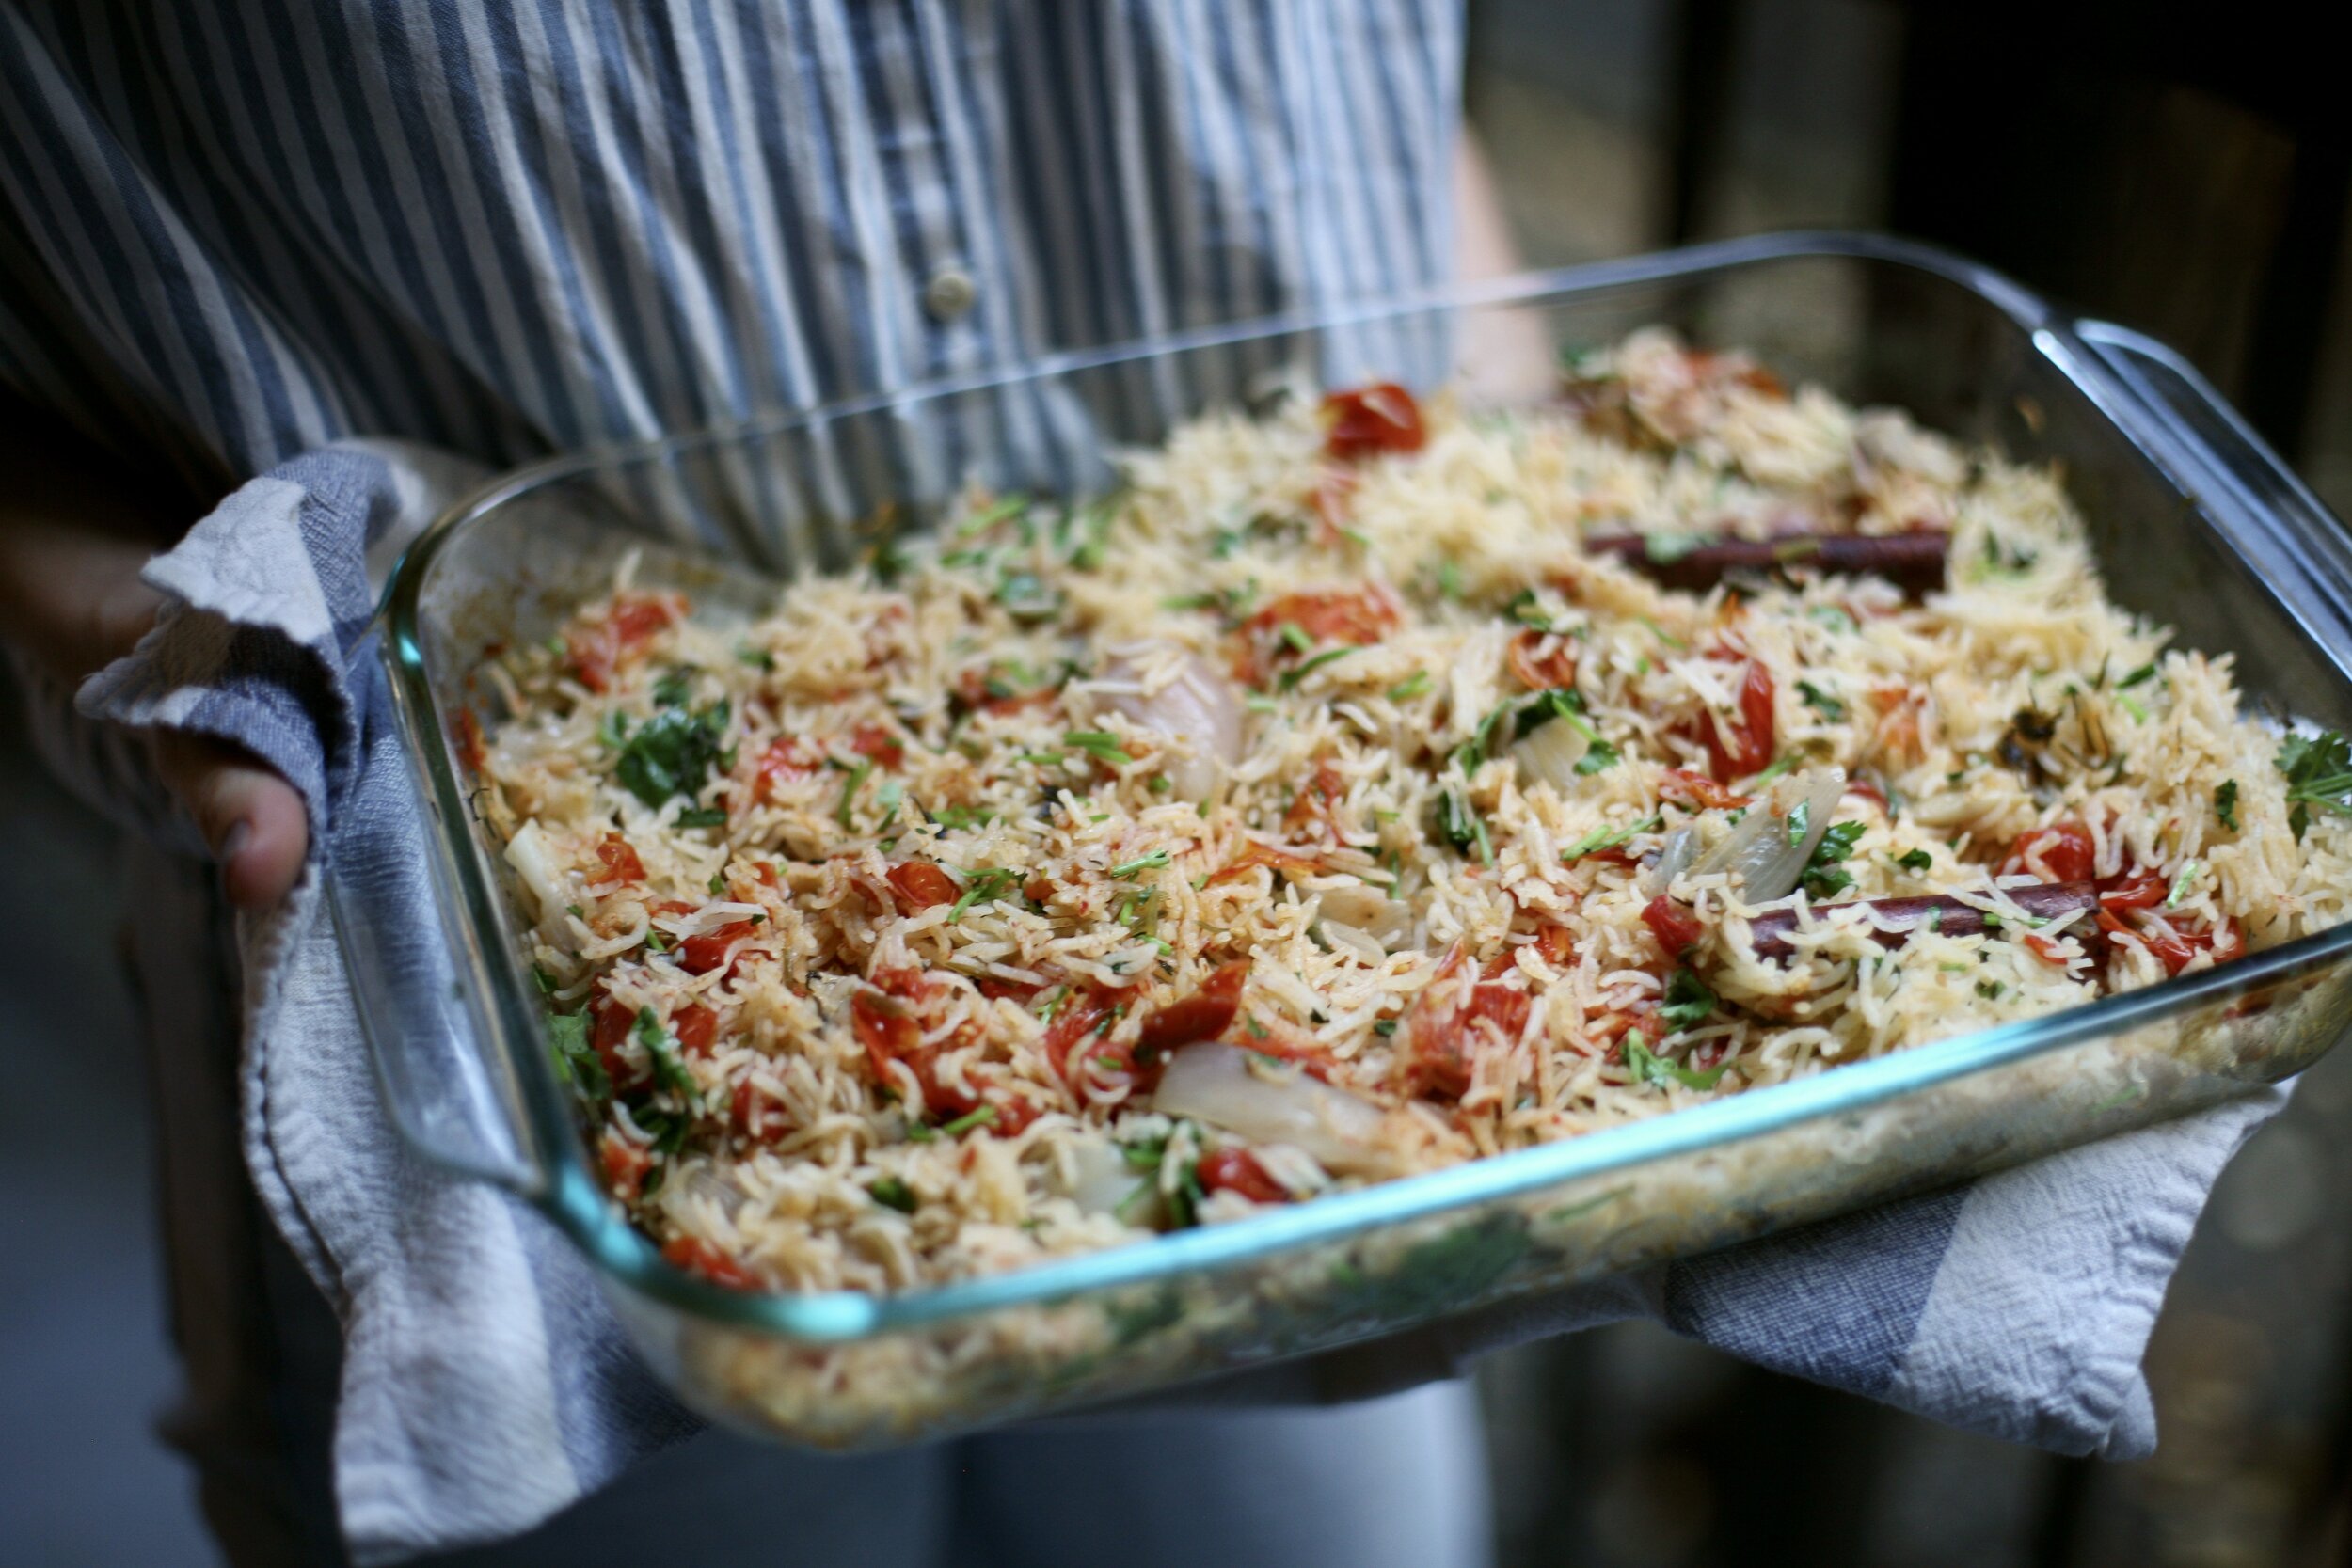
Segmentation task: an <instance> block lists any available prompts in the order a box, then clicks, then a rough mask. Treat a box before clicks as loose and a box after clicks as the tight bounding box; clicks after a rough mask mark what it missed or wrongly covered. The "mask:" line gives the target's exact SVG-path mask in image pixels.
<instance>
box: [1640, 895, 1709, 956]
mask: <svg viewBox="0 0 2352 1568" xmlns="http://www.w3.org/2000/svg"><path fill="white" fill-rule="evenodd" d="M1642 924H1644V925H1645V926H1647V927H1649V928H1650V934H1651V935H1653V936H1655V937H1656V938H1657V939H1658V945H1659V946H1661V947H1662V948H1664V949H1665V950H1666V956H1667V957H1668V958H1680V957H1681V956H1682V955H1683V954H1685V953H1687V952H1689V951H1690V950H1691V948H1692V947H1693V946H1695V945H1696V944H1697V942H1698V940H1699V938H1701V937H1703V936H1705V935H1706V934H1707V927H1706V926H1705V925H1704V924H1702V923H1701V922H1700V920H1699V917H1698V916H1697V915H1695V914H1693V913H1692V912H1691V911H1690V910H1689V909H1688V908H1686V907H1685V906H1683V905H1681V904H1677V903H1676V902H1675V901H1674V899H1673V898H1671V897H1669V896H1668V895H1665V894H1662V893H1661V894H1660V895H1658V896H1657V897H1655V898H1653V899H1651V900H1650V901H1649V902H1648V903H1647V904H1645V906H1643V909H1642Z"/></svg>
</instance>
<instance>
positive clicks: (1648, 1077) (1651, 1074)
mask: <svg viewBox="0 0 2352 1568" xmlns="http://www.w3.org/2000/svg"><path fill="white" fill-rule="evenodd" d="M1625 1065H1626V1067H1627V1068H1628V1069H1629V1070H1630V1071H1631V1072H1632V1074H1633V1081H1634V1082H1635V1083H1636V1084H1656V1085H1658V1086H1659V1087H1661V1088H1663V1087H1665V1085H1668V1084H1680V1085H1682V1086H1683V1087H1684V1088H1687V1089H1711V1088H1713V1087H1714V1086H1715V1084H1716V1081H1717V1080H1718V1079H1720V1078H1722V1077H1723V1075H1724V1069H1723V1068H1721V1067H1716V1068H1709V1069H1708V1070H1707V1071H1705V1072H1698V1071H1694V1070H1692V1069H1690V1068H1687V1067H1684V1066H1683V1065H1682V1064H1681V1063H1679V1062H1670V1061H1668V1060H1667V1059H1666V1058H1665V1057H1663V1056H1661V1055H1659V1054H1658V1053H1655V1052H1653V1051H1652V1050H1650V1048H1649V1041H1648V1040H1647V1039H1645V1038H1644V1037H1643V1036H1642V1031H1640V1030H1639V1029H1630V1030H1628V1031H1627V1032H1626V1037H1625ZM1726 1065H1728V1064H1726Z"/></svg>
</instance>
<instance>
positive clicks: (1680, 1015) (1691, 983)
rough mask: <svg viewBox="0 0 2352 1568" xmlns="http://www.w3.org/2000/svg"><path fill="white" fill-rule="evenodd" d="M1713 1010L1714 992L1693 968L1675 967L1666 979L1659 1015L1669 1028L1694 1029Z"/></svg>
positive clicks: (1703, 1021)
mask: <svg viewBox="0 0 2352 1568" xmlns="http://www.w3.org/2000/svg"><path fill="white" fill-rule="evenodd" d="M1714 1010H1715V993H1714V992H1713V991H1712V990H1708V985H1707V982H1706V981H1704V980H1702V979H1700V978H1699V977H1698V974H1697V973H1696V972H1695V971H1693V970H1689V969H1677V970H1676V971H1675V972H1674V974H1673V976H1672V977H1671V978H1669V979H1668V980H1667V981H1666V1005H1665V1006H1663V1007H1661V1008H1660V1009H1659V1016H1660V1017H1661V1018H1662V1019H1664V1020H1665V1021H1666V1026H1667V1027H1668V1028H1670V1029H1675V1030H1682V1029H1695V1028H1697V1027H1698V1026H1699V1025H1700V1024H1702V1023H1705V1022H1707V1020H1708V1015H1709V1014H1711V1013H1712V1012H1714Z"/></svg>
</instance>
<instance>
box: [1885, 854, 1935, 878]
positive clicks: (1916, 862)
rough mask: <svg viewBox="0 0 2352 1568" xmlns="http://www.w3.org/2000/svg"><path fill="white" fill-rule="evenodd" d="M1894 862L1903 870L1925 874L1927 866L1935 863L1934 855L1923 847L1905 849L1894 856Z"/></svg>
mask: <svg viewBox="0 0 2352 1568" xmlns="http://www.w3.org/2000/svg"><path fill="white" fill-rule="evenodd" d="M1895 863H1896V864H1897V865H1899V866H1901V867H1902V868H1903V869H1904V870H1905V871H1909V872H1914V873H1916V874H1918V875H1920V876H1925V875H1926V874H1927V872H1928V870H1929V868H1930V867H1931V866H1933V865H1934V864H1935V857H1934V856H1933V855H1931V854H1929V853H1928V852H1927V851H1926V850H1925V849H1906V850H1904V851H1903V852H1902V853H1901V854H1899V855H1898V856H1896V857H1895Z"/></svg>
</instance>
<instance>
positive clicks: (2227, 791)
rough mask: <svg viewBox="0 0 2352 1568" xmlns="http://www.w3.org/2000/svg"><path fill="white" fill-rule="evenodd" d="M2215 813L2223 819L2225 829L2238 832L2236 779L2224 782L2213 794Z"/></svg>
mask: <svg viewBox="0 0 2352 1568" xmlns="http://www.w3.org/2000/svg"><path fill="white" fill-rule="evenodd" d="M2213 813H2214V815H2215V816H2218V817H2219V818H2221V825H2222V826H2223V827H2225V828H2227V829H2229V830H2230V832H2237V781H2236V780H2235V779H2224V780H2222V781H2221V785H2220V787H2219V788H2217V789H2216V790H2215V791H2214V792H2213Z"/></svg>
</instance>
